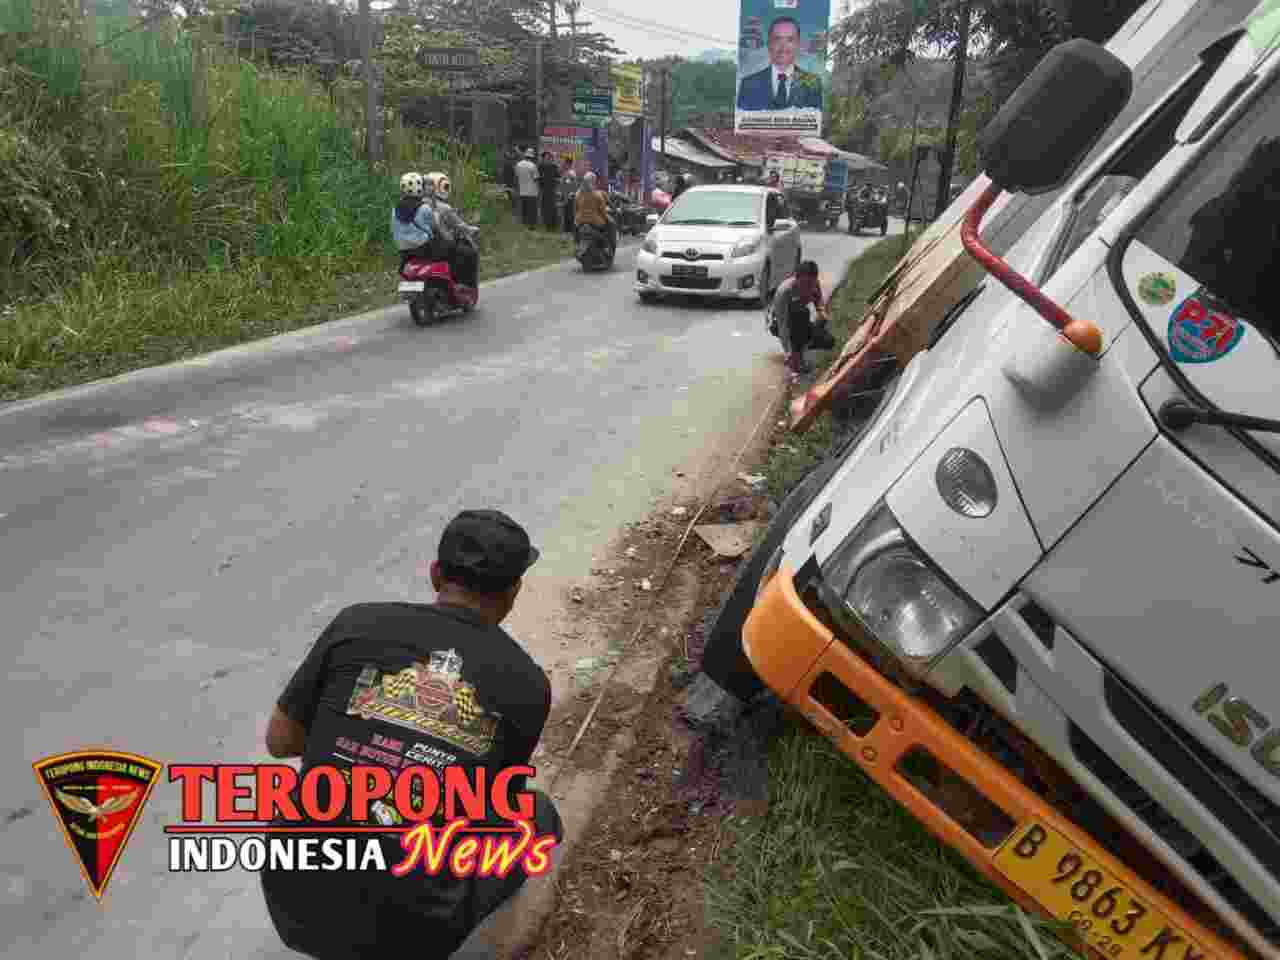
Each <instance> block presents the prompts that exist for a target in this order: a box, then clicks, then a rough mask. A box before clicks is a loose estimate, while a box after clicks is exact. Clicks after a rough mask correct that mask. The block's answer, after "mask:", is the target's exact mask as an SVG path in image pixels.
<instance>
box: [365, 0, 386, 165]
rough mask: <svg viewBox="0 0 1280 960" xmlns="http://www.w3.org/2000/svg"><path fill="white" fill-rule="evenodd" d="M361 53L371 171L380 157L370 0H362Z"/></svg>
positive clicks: (366, 153) (367, 148)
mask: <svg viewBox="0 0 1280 960" xmlns="http://www.w3.org/2000/svg"><path fill="white" fill-rule="evenodd" d="M360 55H361V57H362V58H363V60H364V93H365V102H364V118H365V159H366V161H367V162H368V164H369V170H370V172H372V171H373V168H374V164H375V163H377V161H378V160H379V159H381V158H380V157H379V156H378V145H377V142H376V134H375V131H376V129H377V122H378V98H377V95H376V91H375V89H374V82H373V14H372V11H371V10H370V0H360Z"/></svg>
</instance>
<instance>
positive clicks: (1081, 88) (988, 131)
mask: <svg viewBox="0 0 1280 960" xmlns="http://www.w3.org/2000/svg"><path fill="white" fill-rule="evenodd" d="M1132 94H1133V72H1132V71H1131V70H1130V69H1129V67H1128V65H1127V64H1125V62H1124V61H1123V60H1121V59H1119V58H1118V57H1116V56H1115V54H1113V53H1111V52H1110V51H1108V50H1107V49H1106V48H1105V47H1102V46H1100V45H1099V44H1096V43H1094V42H1092V41H1090V40H1083V39H1076V40H1068V41H1067V42H1066V43H1062V44H1059V45H1058V46H1056V47H1054V48H1053V49H1052V50H1050V51H1049V52H1048V53H1047V54H1046V55H1045V57H1044V59H1043V60H1041V61H1040V63H1039V65H1038V66H1037V67H1036V68H1035V70H1033V71H1032V72H1031V75H1030V76H1029V77H1027V79H1026V80H1024V81H1022V84H1021V85H1020V86H1019V87H1018V89H1017V90H1015V91H1014V93H1013V96H1011V97H1010V98H1009V99H1008V101H1006V102H1005V105H1004V106H1003V107H1001V108H1000V112H999V113H997V114H996V116H995V119H994V120H992V121H991V123H989V124H988V125H987V127H986V128H985V129H984V130H983V131H982V133H980V134H979V135H978V152H979V154H980V156H981V157H982V166H983V169H984V170H985V172H986V174H987V176H988V177H990V178H991V180H992V182H993V183H996V184H999V186H1000V187H1002V188H1003V189H1005V190H1007V191H1009V192H1010V193H1026V194H1031V195H1035V194H1039V193H1046V192H1048V191H1050V190H1053V189H1056V188H1057V187H1059V186H1061V185H1062V184H1063V183H1065V182H1066V181H1067V179H1068V178H1069V177H1070V176H1071V175H1072V174H1073V173H1074V172H1075V169H1076V167H1078V166H1079V165H1080V163H1081V162H1082V161H1083V160H1084V158H1085V157H1086V156H1088V154H1089V151H1090V150H1092V149H1093V147H1094V146H1095V145H1096V144H1097V143H1098V141H1099V140H1100V139H1101V138H1102V135H1103V134H1104V133H1105V132H1106V130H1107V128H1108V127H1110V126H1111V124H1112V123H1113V122H1114V121H1115V119H1116V117H1118V116H1119V115H1120V111H1122V110H1123V109H1124V108H1125V106H1126V105H1127V104H1128V103H1129V98H1130V97H1131V96H1132Z"/></svg>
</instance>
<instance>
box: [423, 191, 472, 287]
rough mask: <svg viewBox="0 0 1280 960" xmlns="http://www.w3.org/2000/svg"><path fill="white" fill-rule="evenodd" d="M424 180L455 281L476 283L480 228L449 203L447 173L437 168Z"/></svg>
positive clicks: (468, 285)
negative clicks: (477, 243) (477, 247)
mask: <svg viewBox="0 0 1280 960" xmlns="http://www.w3.org/2000/svg"><path fill="white" fill-rule="evenodd" d="M424 180H425V183H424V189H425V192H426V196H427V199H428V201H429V202H430V204H431V207H432V210H433V211H434V213H435V221H436V232H437V233H438V234H439V235H440V236H441V239H442V240H443V241H444V244H445V245H446V246H447V250H446V253H445V255H446V257H447V258H448V260H449V270H450V272H451V273H452V274H453V277H454V280H455V281H456V282H458V283H460V284H462V285H463V286H464V287H476V286H477V285H478V274H479V272H480V270H479V267H480V254H479V252H478V251H477V250H476V246H475V238H476V236H477V235H478V234H479V233H480V228H479V227H473V226H472V225H471V224H469V223H467V222H466V221H465V220H463V219H462V217H460V216H458V212H457V211H456V210H454V209H453V207H452V206H450V205H449V194H450V191H451V190H452V188H453V185H452V184H451V183H450V182H449V176H448V174H445V173H441V172H438V171H437V172H435V173H429V174H427V176H426V177H425V178H424Z"/></svg>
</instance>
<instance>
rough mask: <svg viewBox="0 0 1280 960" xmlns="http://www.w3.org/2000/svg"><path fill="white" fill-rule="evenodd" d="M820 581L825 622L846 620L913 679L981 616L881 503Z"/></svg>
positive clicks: (830, 562)
mask: <svg viewBox="0 0 1280 960" xmlns="http://www.w3.org/2000/svg"><path fill="white" fill-rule="evenodd" d="M822 579H823V581H824V591H823V592H824V594H826V595H825V596H824V597H823V600H824V602H826V603H827V605H828V606H830V607H832V608H833V609H832V614H833V616H835V618H836V619H837V620H841V619H843V620H845V621H846V622H848V620H849V619H850V618H852V619H853V620H854V621H856V625H857V626H860V627H861V628H862V629H863V630H864V631H865V632H866V633H868V634H869V635H870V636H871V638H872V639H874V640H875V641H876V642H877V643H878V644H879V645H880V646H881V647H883V648H884V651H885V652H887V653H888V654H889V655H890V656H891V657H892V658H893V659H894V660H896V661H897V662H898V663H900V664H901V665H902V666H904V667H905V668H906V669H907V670H908V672H910V673H912V674H914V675H915V676H917V677H918V676H921V675H923V674H924V673H926V672H927V671H928V669H929V667H930V666H931V665H932V664H933V663H934V661H935V660H937V659H938V658H939V657H940V656H942V655H943V654H945V653H946V652H947V651H948V650H950V649H951V647H953V646H954V645H955V644H957V643H959V642H960V641H961V640H963V639H964V637H965V636H967V635H968V634H969V633H970V632H971V631H972V630H973V629H974V627H976V626H977V625H978V624H979V623H980V622H981V621H982V618H983V616H984V613H983V611H982V609H981V608H980V607H979V606H978V605H977V604H975V603H974V602H973V601H972V600H970V599H969V598H968V597H967V596H966V595H965V594H964V593H963V592H962V591H960V590H958V589H957V588H956V587H954V586H952V585H951V584H950V583H949V582H948V581H947V580H946V578H944V577H943V575H942V574H941V573H940V572H939V571H938V570H936V569H935V568H934V566H933V565H932V564H931V563H930V562H929V561H928V559H927V558H926V557H925V556H924V555H923V554H922V553H921V552H920V551H919V550H918V549H917V548H916V547H915V545H914V544H913V543H912V542H911V540H910V539H909V538H908V537H907V534H906V531H904V530H903V529H902V527H901V526H899V524H898V521H897V519H896V518H895V517H894V516H893V513H892V512H890V510H889V507H888V506H887V505H886V504H885V503H884V501H883V500H882V501H880V502H879V503H878V504H877V505H876V506H875V507H874V508H873V509H872V510H871V512H870V513H869V514H868V515H867V517H866V519H864V520H863V521H862V523H860V524H859V525H858V526H857V527H856V528H855V529H854V531H853V532H852V533H851V534H849V536H848V537H847V538H845V541H844V543H842V544H841V545H840V546H839V547H838V548H837V549H836V551H835V552H834V553H832V554H831V556H830V557H829V558H828V559H827V561H826V563H824V564H823V567H822Z"/></svg>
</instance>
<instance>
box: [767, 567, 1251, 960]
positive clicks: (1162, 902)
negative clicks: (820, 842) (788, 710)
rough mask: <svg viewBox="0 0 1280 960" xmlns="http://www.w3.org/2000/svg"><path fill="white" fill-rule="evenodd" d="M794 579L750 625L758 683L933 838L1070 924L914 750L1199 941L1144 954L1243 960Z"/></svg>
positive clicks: (1018, 831) (780, 579) (1171, 959)
mask: <svg viewBox="0 0 1280 960" xmlns="http://www.w3.org/2000/svg"><path fill="white" fill-rule="evenodd" d="M793 576H794V574H793V572H792V571H791V570H790V569H788V567H787V566H786V565H785V564H784V565H783V566H782V568H781V569H780V570H779V571H778V572H777V574H776V575H774V577H773V578H772V579H771V580H770V581H769V583H768V584H767V585H766V586H765V587H764V589H763V590H762V591H761V593H760V596H759V597H758V599H757V601H756V604H755V607H754V608H753V609H752V612H751V614H750V616H749V617H748V618H747V621H746V624H745V626H744V628H743V646H744V649H745V651H746V654H747V657H748V659H749V660H750V661H751V663H752V666H753V668H754V669H755V671H756V673H757V675H758V676H759V677H760V679H761V680H763V681H764V682H765V683H766V684H768V686H769V687H770V688H771V689H772V690H773V691H774V692H775V693H777V694H778V696H779V697H781V698H782V699H784V700H786V701H787V702H788V703H789V704H790V705H791V706H792V707H794V708H795V709H797V710H798V711H799V712H800V713H801V714H803V715H804V716H805V717H806V718H807V719H808V720H809V721H810V722H811V723H813V725H814V726H815V727H816V728H817V729H818V730H819V731H821V732H822V733H823V734H824V735H825V736H826V737H827V738H828V739H830V740H831V741H832V742H833V743H835V744H836V746H838V747H839V748H840V750H841V751H842V752H843V753H844V754H845V756H847V757H848V758H849V759H850V760H852V761H853V762H854V763H856V764H857V765H858V766H859V767H860V768H862V770H864V771H865V772H866V773H867V775H868V776H869V777H871V778H872V779H873V780H875V782H876V783H877V784H879V785H880V786H881V787H882V788H883V789H884V790H886V791H887V792H888V793H889V794H890V795H891V796H892V797H893V798H894V799H895V800H897V801H898V803H900V804H901V805H902V806H904V807H905V808H906V809H907V810H909V811H910V812H911V814H912V815H913V816H914V817H915V818H916V819H918V820H919V821H920V822H921V823H923V824H924V825H925V827H926V828H927V829H928V830H929V831H930V832H931V833H933V834H934V835H935V836H936V837H938V838H939V839H940V840H942V841H943V842H944V843H946V844H947V845H949V846H951V847H952V848H954V849H956V850H957V851H959V852H960V853H961V854H963V855H964V856H965V857H966V858H967V859H968V860H969V862H970V863H972V864H973V865H974V867H976V868H977V869H978V870H979V871H981V873H982V874H983V875H984V876H986V877H987V878H988V879H989V880H990V881H991V882H992V883H994V884H995V885H996V886H998V887H999V888H1000V889H1002V890H1003V891H1004V892H1005V893H1007V894H1008V895H1009V897H1010V898H1011V899H1013V900H1014V901H1015V902H1016V903H1018V904H1019V905H1021V906H1022V907H1024V908H1026V909H1028V910H1030V911H1032V912H1034V913H1038V914H1041V915H1045V916H1049V917H1055V916H1058V917H1059V918H1060V919H1065V917H1061V910H1059V911H1058V912H1057V913H1055V911H1054V909H1053V907H1054V899H1053V896H1051V893H1053V891H1050V892H1045V890H1046V886H1047V885H1046V884H1043V883H1041V884H1036V883H1026V884H1025V886H1026V887H1027V888H1028V889H1023V888H1022V887H1020V886H1019V885H1018V884H1016V883H1014V882H1013V881H1012V880H1011V879H1009V877H1008V876H1006V874H1005V873H1003V872H1001V870H1000V869H999V868H998V867H997V865H996V864H997V855H998V853H999V850H1000V847H999V846H997V847H996V848H993V849H989V848H987V847H986V846H984V845H983V844H982V843H981V842H980V841H979V840H978V839H977V838H976V837H974V836H973V835H972V834H971V833H969V831H968V830H966V829H965V828H964V827H963V826H962V825H961V824H960V823H959V822H957V821H956V820H955V819H953V818H952V817H951V816H949V815H948V814H947V813H946V812H945V811H944V810H943V809H942V808H941V807H940V806H938V805H937V804H936V803H935V802H934V801H932V800H931V799H929V798H928V797H927V796H925V794H924V793H922V792H921V791H920V790H918V789H917V788H916V786H915V785H914V784H913V783H911V781H909V780H908V779H907V778H906V777H905V776H904V775H903V774H902V773H900V772H899V771H898V770H897V769H896V764H897V763H898V761H899V760H900V759H901V758H902V757H903V756H904V755H905V754H906V753H907V752H908V751H911V750H913V749H919V748H923V749H924V750H926V751H928V753H930V754H932V755H933V756H934V757H935V758H937V759H938V760H939V761H940V762H942V763H944V764H945V765H946V767H948V768H949V769H950V771H951V772H952V773H954V774H955V775H956V776H958V777H959V778H960V779H961V780H963V781H965V782H966V783H967V784H968V785H969V786H970V788H972V789H973V790H975V791H976V792H977V793H978V794H981V795H982V796H985V797H986V798H987V800H989V801H990V802H991V803H993V804H994V805H995V806H996V807H998V808H999V809H1000V810H1002V811H1003V812H1004V813H1005V814H1006V815H1007V816H1008V818H1009V819H1010V820H1011V821H1012V822H1013V823H1014V825H1015V826H1014V828H1013V830H1012V832H1011V833H1010V834H1009V837H1010V838H1012V837H1019V836H1024V835H1025V831H1027V830H1034V829H1036V827H1037V825H1043V826H1044V827H1048V828H1050V829H1051V831H1056V832H1057V834H1059V835H1060V841H1061V843H1062V844H1063V845H1064V846H1063V849H1067V848H1068V847H1074V848H1075V849H1076V850H1077V851H1078V852H1079V853H1082V854H1084V855H1085V857H1087V858H1088V859H1090V860H1092V862H1093V864H1094V865H1096V867H1097V868H1099V869H1100V870H1101V871H1104V872H1105V873H1108V874H1110V875H1111V878H1113V879H1114V881H1116V882H1118V883H1122V884H1124V885H1125V886H1127V888H1128V890H1129V892H1130V893H1132V894H1133V895H1135V896H1136V897H1138V898H1140V899H1142V900H1144V901H1145V904H1146V906H1147V907H1149V908H1151V909H1152V910H1153V911H1158V913H1160V914H1163V916H1164V918H1165V920H1167V921H1168V922H1169V923H1171V924H1174V925H1176V926H1177V927H1179V928H1181V931H1180V932H1181V933H1185V934H1186V935H1187V937H1188V938H1190V939H1191V940H1194V941H1195V943H1194V945H1193V944H1190V943H1186V942H1177V944H1176V946H1172V947H1170V948H1169V949H1167V950H1158V949H1157V950H1151V951H1150V952H1148V953H1146V960H1150V958H1152V957H1154V956H1155V955H1156V953H1157V952H1159V953H1161V954H1163V960H1197V958H1199V957H1203V958H1204V960H1244V958H1245V955H1244V954H1242V953H1241V952H1240V951H1239V950H1237V949H1235V948H1233V947H1232V946H1230V945H1228V944H1227V943H1226V942H1225V941H1223V940H1222V939H1221V938H1220V937H1218V936H1216V935H1215V934H1213V933H1210V932H1209V931H1208V930H1207V929H1205V927H1204V926H1203V925H1202V924H1201V923H1199V922H1198V921H1196V920H1193V919H1192V918H1191V917H1190V916H1189V915H1188V914H1187V912H1186V911H1185V910H1183V909H1182V908H1181V907H1179V906H1178V905H1176V904H1175V903H1173V902H1172V901H1171V900H1169V899H1168V898H1166V897H1164V896H1162V895H1161V894H1160V893H1158V892H1157V891H1156V890H1155V889H1154V888H1153V887H1152V886H1151V884H1149V883H1148V882H1147V881H1145V880H1144V879H1142V878H1141V877H1140V876H1138V875H1136V874H1135V873H1133V871H1131V870H1130V869H1129V868H1128V867H1126V866H1125V865H1124V864H1123V863H1121V862H1120V861H1119V860H1117V859H1116V858H1115V857H1114V856H1113V855H1112V854H1110V853H1109V852H1108V851H1107V850H1106V849H1104V848H1103V847H1102V846H1101V845H1100V844H1099V843H1098V842H1097V841H1095V840H1094V839H1093V838H1092V837H1091V836H1090V835H1089V834H1087V833H1086V832H1084V831H1083V830H1082V829H1080V828H1079V827H1078V826H1076V824H1074V823H1073V822H1071V821H1070V820H1068V819H1067V818H1066V817H1064V816H1063V815H1062V814H1061V813H1059V812H1058V811H1057V810H1056V809H1054V808H1053V807H1050V806H1049V805H1048V804H1046V803H1045V802H1044V801H1043V800H1042V799H1041V798H1040V797H1039V796H1037V795H1036V794H1035V793H1034V792H1032V791H1031V790H1029V789H1028V788H1026V787H1024V786H1023V785H1022V784H1021V783H1020V782H1019V781H1018V780H1017V779H1015V778H1014V776H1013V775H1012V774H1010V773H1009V772H1008V771H1007V770H1006V769H1005V768H1004V767H1003V766H1001V765H1000V764H998V763H997V762H995V761H994V760H992V759H991V758H990V757H988V756H987V755H986V754H985V753H983V752H982V751H981V750H980V749H978V747H977V746H975V745H974V744H973V743H972V742H971V741H969V740H968V739H966V738H965V737H963V736H961V735H960V734H959V733H958V732H957V731H956V730H955V729H954V728H952V727H951V726H950V725H949V724H948V723H947V722H946V721H945V720H943V719H942V718H941V717H940V716H938V714H937V713H935V712H934V711H933V710H932V709H931V708H930V707H928V706H927V705H926V704H924V703H923V702H921V701H919V700H918V699H916V698H914V697H912V696H910V695H909V694H907V693H905V692H904V691H903V690H902V689H901V688H900V687H898V686H897V685H895V684H894V683H892V682H891V681H889V680H888V679H886V678H885V677H884V676H883V675H882V674H880V673H879V672H878V671H877V670H876V669H875V668H874V667H872V666H871V665H870V664H869V663H868V662H867V661H865V660H863V659H862V658H861V657H859V656H857V655H856V654H855V653H853V652H852V651H851V650H850V649H849V648H847V647H846V646H845V645H844V643H843V642H842V641H840V640H838V639H837V638H836V637H834V636H833V634H832V633H831V631H830V630H828V629H827V628H826V627H825V626H824V625H823V624H822V623H821V622H820V621H819V620H818V619H817V618H816V617H814V616H813V614H812V613H810V611H809V610H808V609H807V608H806V607H805V605H804V603H803V601H802V600H801V599H800V597H799V595H798V594H797V593H796V589H795V585H794V582H793ZM826 673H829V674H832V675H833V676H834V677H835V678H836V679H837V680H839V681H840V683H842V684H843V685H844V686H845V687H846V688H847V689H848V690H849V691H851V692H852V693H853V694H854V695H855V696H856V697H858V698H859V699H861V700H862V701H863V702H864V703H866V704H867V705H869V706H870V707H872V708H873V709H874V710H875V711H877V713H878V714H879V716H878V717H877V718H876V719H875V721H874V726H872V727H871V728H870V730H868V731H867V733H866V735H865V736H859V735H857V734H856V733H854V732H853V731H852V730H850V729H849V727H848V726H847V725H846V724H844V723H842V722H841V721H840V720H839V719H838V718H837V717H836V716H835V715H834V714H833V713H832V712H831V711H830V710H828V709H827V707H825V706H824V705H823V704H822V703H820V702H819V701H818V700H816V699H815V698H814V697H813V695H812V688H813V686H814V684H815V683H816V682H817V681H818V680H819V679H820V678H821V677H822V676H823V674H826ZM1009 842H1010V843H1012V842H1013V841H1012V840H1010V841H1009ZM1006 846H1008V844H1006ZM1007 856H1008V852H1007V851H1006V857H1007ZM1033 894H1035V895H1033ZM1037 895H1038V897H1039V899H1037ZM1042 901H1045V902H1042ZM1059 906H1060V904H1059ZM1121 929H1123V927H1121ZM1131 952H1132V953H1138V952H1140V951H1137V950H1135V951H1130V950H1127V949H1126V950H1124V951H1123V952H1122V953H1107V952H1099V951H1098V950H1097V948H1094V947H1091V948H1090V949H1089V953H1091V954H1093V955H1095V956H1106V957H1108V960H1110V958H1111V957H1119V958H1121V960H1124V958H1127V957H1128V956H1129V955H1130V953H1131ZM1135 960H1136V958H1135Z"/></svg>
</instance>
